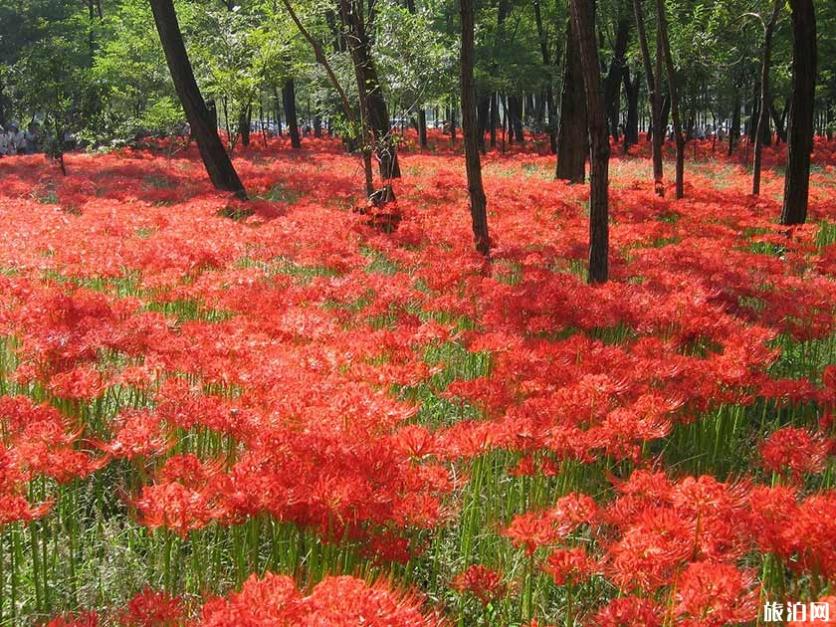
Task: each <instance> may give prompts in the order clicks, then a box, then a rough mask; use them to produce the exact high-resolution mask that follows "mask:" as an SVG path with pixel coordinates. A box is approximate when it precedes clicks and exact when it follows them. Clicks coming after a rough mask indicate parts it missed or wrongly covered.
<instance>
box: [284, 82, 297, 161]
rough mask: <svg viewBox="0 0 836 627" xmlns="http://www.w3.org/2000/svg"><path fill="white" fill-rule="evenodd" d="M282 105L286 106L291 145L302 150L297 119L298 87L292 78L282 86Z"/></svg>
mask: <svg viewBox="0 0 836 627" xmlns="http://www.w3.org/2000/svg"><path fill="white" fill-rule="evenodd" d="M282 103H283V105H284V117H285V119H286V120H287V130H288V133H289V134H290V145H291V147H293V148H301V147H302V141H301V139H300V138H299V121H298V119H297V118H296V85H295V83H294V82H293V79H292V78H288V79H287V80H286V81H285V82H284V85H282Z"/></svg>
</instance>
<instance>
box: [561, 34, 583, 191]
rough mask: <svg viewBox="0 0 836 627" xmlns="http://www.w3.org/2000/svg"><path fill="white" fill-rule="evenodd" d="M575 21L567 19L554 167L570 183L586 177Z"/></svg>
mask: <svg viewBox="0 0 836 627" xmlns="http://www.w3.org/2000/svg"><path fill="white" fill-rule="evenodd" d="M576 28H577V27H576V25H575V22H574V20H573V19H572V18H569V20H568V21H567V22H566V66H565V69H564V72H563V93H562V95H561V96H560V128H559V129H558V132H557V170H556V173H555V176H556V177H557V178H559V179H563V180H566V181H569V182H570V183H583V181H584V179H585V178H586V155H587V151H588V150H589V135H588V133H587V121H586V99H585V96H584V71H583V67H582V66H581V56H580V52H579V50H578V36H577V32H576V30H575V29H576Z"/></svg>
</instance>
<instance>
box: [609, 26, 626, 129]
mask: <svg viewBox="0 0 836 627" xmlns="http://www.w3.org/2000/svg"><path fill="white" fill-rule="evenodd" d="M628 43H630V20H628V19H627V17H626V16H620V17H619V18H618V25H617V27H616V33H615V44H614V46H613V57H612V60H611V61H610V67H609V71H608V72H607V78H606V79H604V102H605V106H606V111H607V123H608V125H609V132H610V135H612V137H613V139H614V140H616V141H618V116H619V112H620V109H621V98H620V94H621V83H622V75H623V73H624V60H625V55H626V54H627V44H628Z"/></svg>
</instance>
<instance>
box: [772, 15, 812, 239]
mask: <svg viewBox="0 0 836 627" xmlns="http://www.w3.org/2000/svg"><path fill="white" fill-rule="evenodd" d="M790 8H791V9H792V99H791V101H790V125H789V132H788V133H787V144H788V152H787V173H786V176H785V178H784V207H783V210H782V211H781V224H803V223H804V222H805V221H806V220H807V201H808V195H809V191H810V189H809V188H810V153H811V152H812V151H813V104H814V102H815V95H816V61H817V58H816V57H817V54H816V13H815V9H814V8H813V0H790Z"/></svg>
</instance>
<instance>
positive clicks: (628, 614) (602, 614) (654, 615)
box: [595, 596, 664, 627]
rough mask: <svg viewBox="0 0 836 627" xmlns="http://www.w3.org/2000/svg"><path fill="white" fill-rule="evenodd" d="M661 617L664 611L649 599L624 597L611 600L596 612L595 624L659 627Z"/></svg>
mask: <svg viewBox="0 0 836 627" xmlns="http://www.w3.org/2000/svg"><path fill="white" fill-rule="evenodd" d="M663 616H664V610H663V609H662V608H661V607H659V606H658V605H656V604H655V603H654V602H653V601H651V600H650V599H645V598H641V597H630V596H626V597H621V598H618V599H613V600H612V601H610V602H609V603H608V604H607V605H605V606H604V607H602V608H601V609H600V610H598V613H597V614H596V615H595V624H596V625H600V626H601V627H633V626H634V625H643V626H644V627H659V626H661V625H662V618H663Z"/></svg>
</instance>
